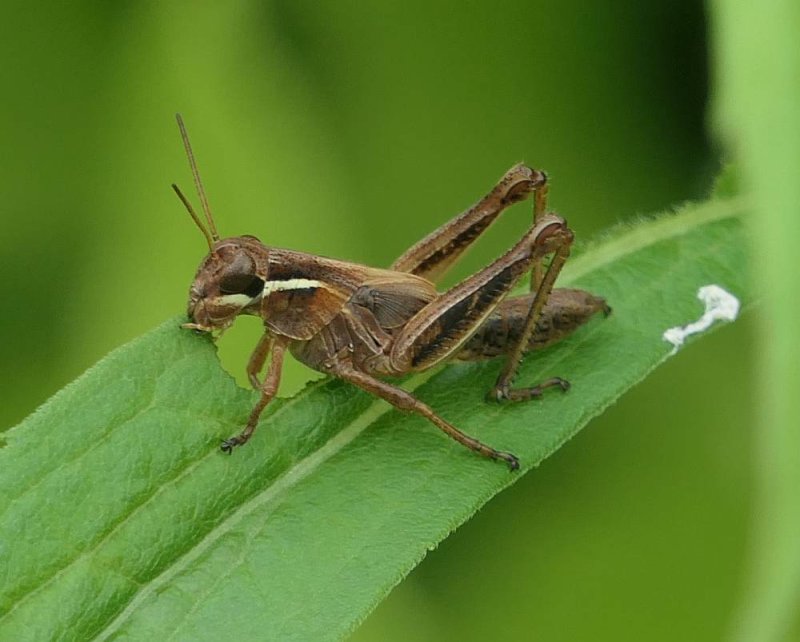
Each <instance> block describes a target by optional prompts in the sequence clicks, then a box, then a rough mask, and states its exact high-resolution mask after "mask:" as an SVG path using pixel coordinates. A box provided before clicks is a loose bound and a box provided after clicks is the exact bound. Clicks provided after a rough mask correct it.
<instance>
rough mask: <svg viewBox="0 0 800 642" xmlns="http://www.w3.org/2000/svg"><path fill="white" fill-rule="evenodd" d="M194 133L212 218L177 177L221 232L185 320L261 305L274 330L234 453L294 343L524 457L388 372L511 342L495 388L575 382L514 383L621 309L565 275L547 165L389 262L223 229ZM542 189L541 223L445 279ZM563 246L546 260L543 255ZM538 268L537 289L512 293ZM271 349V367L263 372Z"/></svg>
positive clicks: (514, 463) (483, 450)
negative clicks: (567, 282)
mask: <svg viewBox="0 0 800 642" xmlns="http://www.w3.org/2000/svg"><path fill="white" fill-rule="evenodd" d="M177 118H178V125H179V127H180V130H181V137H182V138H183V144H184V147H185V148H186V154H187V156H188V158H189V164H190V166H191V169H192V174H193V177H194V181H195V186H196V188H197V192H198V195H199V197H200V201H201V203H202V206H203V211H204V213H205V219H206V223H207V227H206V226H204V225H203V224H202V222H201V221H200V218H199V217H198V216H197V214H196V213H195V211H194V209H193V208H192V206H191V204H190V203H189V201H188V200H187V199H186V197H185V196H184V195H183V194H182V193H181V191H180V190H179V189H178V187H177V186H176V185H174V184H173V185H172V188H173V189H174V190H175V192H176V193H177V194H178V197H179V198H180V199H181V201H183V203H184V205H185V206H186V209H187V210H188V211H189V213H190V214H191V216H192V218H193V219H194V222H195V223H196V224H197V226H198V227H199V228H200V230H201V231H202V233H203V235H204V236H205V238H206V241H207V242H208V248H209V254H208V256H206V258H205V259H203V262H202V263H201V264H200V267H199V269H198V270H197V274H196V275H195V278H194V282H193V283H192V287H191V289H190V290H189V307H188V315H189V319H190V322H189V323H185V324H184V325H183V327H184V328H191V329H193V330H196V331H201V332H212V331H215V330H216V331H223V330H225V329H226V328H228V327H229V326H230V325H231V324H232V323H233V322H234V320H235V319H236V317H237V316H238V315H240V314H251V315H255V316H259V317H261V318H262V319H263V321H264V335H263V337H262V338H261V339H260V340H259V342H258V345H256V348H255V350H253V354H252V355H251V357H250V360H249V363H248V365H247V375H248V378H249V379H250V383H251V384H252V385H253V387H254V388H255V389H257V390H259V391H260V392H261V398H260V399H259V401H258V403H257V404H256V406H255V407H254V408H253V411H252V412H251V413H250V418H249V419H248V421H247V425H246V426H245V428H244V430H243V431H242V432H241V433H240V434H238V435H236V436H235V437H231V438H229V439H226V440H225V441H223V442H222V446H221V447H222V450H223V451H225V452H228V453H230V452H231V451H232V450H233V448H234V447H235V446H240V445H242V444H244V443H246V442H247V440H248V439H250V437H251V436H252V434H253V431H254V430H255V429H256V424H257V423H258V418H259V416H260V415H261V413H262V411H263V410H264V408H265V407H266V406H267V404H268V403H269V402H270V401H271V400H272V399H273V397H274V396H275V393H276V392H277V390H278V384H279V382H280V376H281V368H282V364H283V358H284V355H285V353H286V350H287V349H288V350H289V351H290V352H291V353H292V354H293V355H294V356H295V358H297V359H299V360H300V361H301V362H303V363H305V364H306V365H308V366H310V367H311V368H313V369H315V370H318V371H319V372H323V373H325V374H330V375H333V376H335V377H339V378H340V379H344V380H346V381H349V382H350V383H352V384H355V385H356V386H358V387H359V388H362V389H363V390H366V391H367V392H369V393H372V394H373V395H376V396H378V397H380V398H382V399H385V400H386V401H388V402H389V403H390V404H392V405H393V406H395V407H396V408H399V409H400V410H403V411H406V412H414V413H417V414H419V415H422V416H423V417H425V418H426V419H428V420H429V421H431V422H432V423H433V424H434V425H436V426H437V427H438V428H440V429H441V430H442V431H444V432H445V433H446V434H447V435H449V436H450V437H452V438H453V439H455V440H456V441H457V442H459V443H461V444H463V445H464V446H466V447H467V448H470V449H471V450H474V451H476V452H478V453H480V454H481V455H484V456H485V457H490V458H491V459H499V460H503V461H505V462H506V463H507V464H508V465H509V466H510V467H511V469H512V470H513V469H516V468H518V467H519V460H518V459H517V457H516V456H514V455H513V454H511V453H509V452H502V451H498V450H495V449H494V448H492V447H491V446H488V445H486V444H484V443H482V442H480V441H478V440H477V439H475V438H473V437H470V436H469V435H467V434H465V433H463V432H461V431H460V430H459V429H458V428H456V427H455V426H453V425H452V424H450V423H449V422H447V421H446V420H444V419H442V418H441V417H440V416H439V415H437V414H436V413H435V412H434V411H433V410H432V409H431V408H430V407H429V406H427V405H426V404H425V403H423V402H422V401H420V400H419V399H417V398H416V397H414V396H413V395H412V394H410V393H409V392H407V391H405V390H403V389H402V388H400V387H399V386H397V385H394V384H392V383H387V382H386V381H383V380H382V378H383V377H396V376H399V375H404V374H407V373H411V372H419V371H421V370H426V369H428V368H431V367H432V366H435V365H436V364H439V363H442V362H443V361H445V360H449V359H462V360H476V359H484V358H489V357H495V356H499V355H506V361H505V365H504V366H503V368H502V370H501V372H500V375H499V376H498V378H497V382H496V383H495V385H494V387H493V388H492V389H491V391H490V392H489V395H488V396H489V398H490V399H492V400H497V401H506V400H507V401H521V400H526V399H532V398H535V397H539V396H541V394H542V391H543V390H545V389H546V388H550V387H558V388H561V389H562V390H567V389H568V388H569V383H568V382H567V381H565V380H564V379H561V378H560V377H553V378H551V379H548V380H546V381H544V382H542V383H540V384H539V385H536V386H529V387H521V388H515V387H512V386H511V384H512V382H513V379H514V376H515V374H516V372H517V369H518V367H519V364H520V360H521V359H522V355H523V353H524V352H526V351H527V350H531V349H537V348H542V347H545V346H548V345H550V344H552V343H554V342H556V341H558V340H559V339H561V338H563V337H565V336H566V335H568V334H570V333H571V332H573V331H574V330H575V329H576V328H578V327H579V326H580V325H582V324H584V323H585V322H586V321H588V320H589V318H590V317H592V316H593V315H594V314H595V313H597V312H599V311H603V312H604V313H605V314H608V313H609V312H610V308H609V307H608V306H607V305H606V302H605V300H604V299H602V298H601V297H598V296H595V295H593V294H590V293H589V292H585V291H583V290H574V289H555V290H554V289H553V284H554V282H555V280H556V277H557V276H558V273H559V272H560V271H561V268H562V266H563V265H564V262H565V261H566V260H567V257H568V255H569V252H570V246H571V245H572V241H573V233H572V231H571V230H570V229H569V227H567V223H566V221H565V220H564V219H563V218H561V217H559V216H557V215H556V214H554V213H549V212H546V196H547V176H546V175H545V173H544V172H542V171H539V170H535V169H531V168H529V167H526V166H525V165H521V164H520V165H515V166H514V167H512V168H511V169H510V170H508V172H506V174H505V175H504V176H503V177H502V178H501V179H500V182H499V183H497V185H496V186H495V187H494V188H493V189H492V190H491V191H490V192H489V193H488V194H487V195H486V196H485V197H484V198H482V199H481V200H480V201H478V202H477V203H476V204H475V205H474V206H472V207H471V208H470V209H468V210H467V211H465V212H464V213H463V214H460V215H459V216H456V217H455V218H454V219H452V220H451V221H449V222H448V223H445V224H444V225H443V226H442V227H440V228H439V229H437V230H435V231H434V232H433V233H431V234H429V235H428V236H426V237H425V238H424V239H422V240H421V241H420V242H419V243H417V244H416V245H414V246H413V247H412V248H410V249H409V250H407V251H406V252H405V253H404V254H403V255H402V256H401V257H400V258H398V259H397V260H396V261H395V262H394V263H393V264H392V265H391V267H390V268H389V269H388V270H384V269H379V268H372V267H367V266H364V265H359V264H358V263H350V262H347V261H337V260H335V259H329V258H325V257H321V256H316V255H313V254H305V253H303V252H295V251H293V250H285V249H282V248H276V247H269V246H266V245H264V244H263V243H261V241H259V240H258V239H257V238H256V237H254V236H247V235H246V236H233V237H230V238H225V239H220V237H219V234H218V233H217V229H216V226H215V224H214V220H213V218H212V216H211V211H210V209H209V206H208V201H207V199H206V196H205V192H204V190H203V186H202V183H201V182H200V175H199V172H198V170H197V164H196V162H195V159H194V154H193V153H192V148H191V145H190V143H189V138H188V136H187V134H186V128H185V126H184V124H183V121H182V119H181V117H180V115H178V117H177ZM530 195H533V224H532V225H531V227H530V228H529V229H528V230H527V232H525V234H523V235H522V237H521V238H520V239H519V241H517V243H516V244H515V245H514V246H513V247H512V248H511V249H510V250H508V251H507V252H506V253H505V254H504V255H503V256H501V257H500V258H498V259H497V260H495V261H494V262H493V263H491V264H490V265H488V266H486V267H484V268H482V269H481V270H479V271H478V272H477V273H475V274H473V275H471V276H469V277H467V278H466V279H464V280H463V281H461V282H460V283H459V284H457V285H455V286H453V287H452V288H450V289H449V290H447V291H446V292H441V293H440V292H438V291H437V289H436V286H435V285H434V282H435V281H436V280H437V279H438V278H440V277H441V276H442V275H443V274H444V273H445V272H446V271H447V270H448V269H449V268H450V267H451V266H452V265H453V263H455V262H456V260H457V259H458V258H459V257H460V256H461V255H462V254H463V252H464V251H465V250H466V249H467V248H468V247H469V246H470V245H471V244H472V243H473V242H474V241H475V240H476V239H477V238H478V237H479V236H480V235H481V234H482V233H483V232H484V231H485V230H486V229H487V228H488V227H489V226H490V225H491V224H492V223H493V222H494V221H495V220H496V219H497V217H498V216H499V215H500V213H501V212H503V210H505V209H506V208H507V207H508V206H509V205H511V204H513V203H516V202H518V201H521V200H523V199H525V198H527V197H528V196H530ZM549 255H552V258H551V260H550V262H549V264H548V265H547V266H546V267H545V265H544V259H545V258H546V257H547V256H549ZM528 271H530V272H531V289H530V292H529V293H528V294H525V295H522V296H516V297H509V296H508V294H509V292H510V291H511V289H512V288H513V287H514V285H515V284H516V283H517V282H518V281H519V280H520V278H521V277H522V276H523V275H524V274H525V273H526V272H528ZM267 359H269V366H268V367H267V372H266V376H265V377H264V379H263V381H262V380H260V379H259V374H260V373H261V371H262V369H263V368H264V364H265V363H266V362H267Z"/></svg>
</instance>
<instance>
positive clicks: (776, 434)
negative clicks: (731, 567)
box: [710, 0, 800, 642]
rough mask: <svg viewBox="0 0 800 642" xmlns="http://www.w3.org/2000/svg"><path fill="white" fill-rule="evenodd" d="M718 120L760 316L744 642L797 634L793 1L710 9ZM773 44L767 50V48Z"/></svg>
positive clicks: (799, 313) (798, 102)
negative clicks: (741, 205)
mask: <svg viewBox="0 0 800 642" xmlns="http://www.w3.org/2000/svg"><path fill="white" fill-rule="evenodd" d="M710 8H711V10H712V15H713V16H714V24H713V26H714V31H713V33H714V36H715V38H714V53H715V54H716V61H717V68H716V72H717V79H718V83H717V84H718V86H717V95H716V101H715V107H716V110H715V116H716V124H717V126H718V129H719V130H720V132H721V133H722V134H723V135H724V136H725V138H726V142H727V143H728V144H729V147H730V148H731V149H732V150H734V151H735V152H736V153H737V158H738V160H737V164H738V165H739V167H740V170H741V174H742V176H741V179H742V180H741V182H742V184H743V187H744V189H745V190H746V193H747V194H748V198H749V199H750V203H751V207H752V213H753V215H752V216H751V217H750V219H749V223H750V226H749V234H750V238H751V242H752V244H753V251H754V256H756V257H758V263H757V265H758V269H757V270H754V271H753V275H752V278H753V283H754V287H755V288H757V291H758V292H759V294H760V295H761V297H762V310H763V316H762V317H761V323H760V326H759V332H758V334H757V337H756V341H757V349H758V354H759V362H758V363H757V375H758V378H757V381H756V386H755V395H754V401H755V404H756V406H757V410H758V421H757V424H756V425H755V426H754V433H753V434H754V439H753V442H754V446H755V451H756V462H755V464H756V465H755V469H754V470H755V480H756V485H755V487H756V497H757V506H756V508H755V510H754V511H753V516H754V520H753V524H752V526H753V528H752V532H753V534H754V537H753V544H754V546H753V547H752V554H751V556H750V559H749V563H750V581H749V583H748V586H747V591H746V593H745V594H744V600H743V608H742V609H741V612H740V613H739V616H738V618H736V620H735V628H734V633H735V637H734V638H733V639H736V640H738V641H741V642H749V640H764V641H769V642H777V641H783V640H796V639H798V638H800V613H799V612H798V608H797V605H798V601H800V546H798V542H800V501H798V490H800V395H798V394H797V390H798V388H800V367H798V364H800V333H798V331H797V330H798V319H799V318H800V299H798V297H797V296H796V295H795V293H796V291H797V285H796V282H795V281H796V278H795V274H796V272H797V265H798V261H797V252H798V246H800V216H798V214H799V213H800V182H799V181H798V180H797V178H796V177H797V176H798V173H800V49H798V46H797V33H798V31H800V4H798V3H797V2H795V1H793V0H780V1H778V2H774V3H770V5H769V7H766V6H762V5H755V4H752V3H747V2H721V1H719V0H715V1H714V2H712V3H710ZM765 43H768V46H765Z"/></svg>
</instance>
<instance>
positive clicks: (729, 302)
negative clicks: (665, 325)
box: [662, 285, 739, 354]
mask: <svg viewBox="0 0 800 642" xmlns="http://www.w3.org/2000/svg"><path fill="white" fill-rule="evenodd" d="M697 298H698V299H700V300H701V301H702V302H703V303H704V304H705V306H706V311H705V312H704V313H703V316H701V317H700V318H699V319H698V320H697V321H695V322H694V323H690V324H688V325H684V326H677V327H674V328H669V329H668V330H665V331H664V334H663V335H662V336H663V338H664V340H665V341H669V342H670V343H671V344H672V345H673V348H672V353H671V354H675V353H676V352H677V351H678V348H680V347H681V346H682V345H683V342H684V341H685V340H686V337H688V336H689V335H691V334H697V333H698V332H704V331H705V330H708V329H709V328H710V327H711V326H712V325H713V324H714V322H715V321H734V320H735V319H736V317H737V316H738V315H739V299H737V298H736V297H735V296H733V295H732V294H731V293H730V292H728V291H727V290H725V289H723V288H721V287H720V286H718V285H704V286H703V287H701V288H700V289H699V290H698V291H697Z"/></svg>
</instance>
